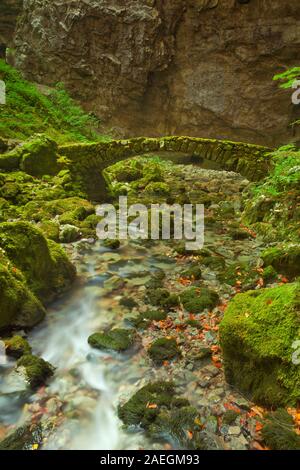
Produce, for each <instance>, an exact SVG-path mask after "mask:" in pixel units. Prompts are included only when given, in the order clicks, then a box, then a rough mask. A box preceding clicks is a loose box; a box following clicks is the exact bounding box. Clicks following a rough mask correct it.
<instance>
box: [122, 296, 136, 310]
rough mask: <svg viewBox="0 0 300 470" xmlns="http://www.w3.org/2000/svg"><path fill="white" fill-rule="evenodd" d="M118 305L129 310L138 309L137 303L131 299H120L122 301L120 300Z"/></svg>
mask: <svg viewBox="0 0 300 470" xmlns="http://www.w3.org/2000/svg"><path fill="white" fill-rule="evenodd" d="M120 305H122V306H123V307H127V308H130V309H132V308H134V307H138V303H137V302H136V301H135V300H134V299H132V298H131V297H122V299H121V300H120Z"/></svg>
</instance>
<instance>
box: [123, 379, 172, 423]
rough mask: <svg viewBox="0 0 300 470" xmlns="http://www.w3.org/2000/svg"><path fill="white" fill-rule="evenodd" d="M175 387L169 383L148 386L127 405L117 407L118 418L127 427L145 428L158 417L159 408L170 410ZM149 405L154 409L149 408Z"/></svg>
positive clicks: (156, 383)
mask: <svg viewBox="0 0 300 470" xmlns="http://www.w3.org/2000/svg"><path fill="white" fill-rule="evenodd" d="M174 393H175V387H174V384H173V383H171V382H155V383H152V384H148V385H146V386H145V387H143V388H141V389H140V390H139V391H138V392H136V393H135V394H134V395H133V396H132V397H131V398H130V400H128V402H127V403H125V404H124V405H122V406H119V407H118V416H119V418H120V419H121V420H122V421H123V423H124V424H126V425H127V426H130V425H133V424H134V425H139V424H141V425H142V426H143V427H144V428H147V427H148V426H149V424H150V423H151V422H153V421H154V420H155V418H156V417H157V416H158V414H159V411H160V408H161V407H167V408H170V407H171V406H172V400H173V399H174ZM149 404H150V405H151V404H153V405H156V407H149Z"/></svg>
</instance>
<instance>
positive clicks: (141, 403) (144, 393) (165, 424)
mask: <svg viewBox="0 0 300 470" xmlns="http://www.w3.org/2000/svg"><path fill="white" fill-rule="evenodd" d="M118 415H119V418H120V419H121V420H122V421H123V422H124V424H125V425H126V426H132V425H135V426H139V425H140V426H141V427H142V428H143V429H145V430H146V432H147V434H148V435H149V436H150V437H151V438H152V439H156V440H159V441H160V442H161V441H162V440H164V441H168V442H171V443H172V444H173V445H174V444H175V446H176V447H179V448H183V449H202V448H203V447H204V444H203V439H202V436H201V432H199V431H200V428H199V426H198V425H197V416H198V411H197V409H196V408H194V407H192V406H191V405H190V403H189V401H188V400H186V399H184V398H181V397H178V396H177V395H176V390H175V387H174V384H173V383H171V382H154V383H150V384H148V385H146V386H145V387H143V388H141V389H140V390H139V391H138V392H136V393H135V394H134V395H133V396H132V397H131V398H130V400H128V401H127V402H126V403H125V404H124V405H120V406H119V408H118Z"/></svg>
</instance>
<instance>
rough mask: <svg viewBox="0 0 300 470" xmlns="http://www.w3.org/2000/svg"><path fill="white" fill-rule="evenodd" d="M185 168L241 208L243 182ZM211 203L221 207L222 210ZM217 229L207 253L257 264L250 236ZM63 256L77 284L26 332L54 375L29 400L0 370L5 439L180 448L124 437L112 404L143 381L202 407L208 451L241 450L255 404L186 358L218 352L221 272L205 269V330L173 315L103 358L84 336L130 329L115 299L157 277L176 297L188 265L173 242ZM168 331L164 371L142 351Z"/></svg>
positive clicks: (94, 248)
mask: <svg viewBox="0 0 300 470" xmlns="http://www.w3.org/2000/svg"><path fill="white" fill-rule="evenodd" d="M178 167H180V165H179V166H178ZM183 168H184V167H183ZM182 171H184V172H188V173H187V174H188V175H189V178H190V179H195V178H197V181H198V182H199V181H200V182H201V178H202V184H203V186H206V187H208V189H209V190H210V191H212V188H215V187H217V186H219V187H222V192H221V193H220V198H219V199H220V201H219V203H220V204H221V201H222V197H224V192H225V194H226V195H227V197H229V199H230V200H231V202H232V200H233V204H235V205H238V204H239V199H240V187H244V186H245V181H244V180H243V179H242V177H241V176H240V175H237V174H235V173H229V172H222V171H214V170H203V169H201V168H194V167H192V166H190V167H189V169H183V170H182ZM212 176H213V178H212ZM186 180H187V177H186ZM208 181H209V182H210V183H209V182H208ZM237 188H238V190H237ZM219 191H221V190H219ZM223 204H224V203H223ZM215 206H216V207H215V210H217V208H218V207H217V206H218V204H217V203H215ZM211 214H213V210H212V212H211ZM230 217H231V216H230ZM223 222H224V225H223V226H222V225H221V226H220V224H217V226H216V225H215V224H214V222H211V223H210V224H209V225H208V226H207V228H206V233H205V248H207V249H211V250H214V255H215V257H216V258H218V259H219V258H222V259H224V260H225V262H226V264H229V265H230V263H233V261H235V262H239V261H240V262H245V261H247V260H249V259H250V258H254V257H255V256H254V255H255V254H258V253H259V249H260V248H259V246H260V244H259V242H258V241H257V240H255V239H253V238H251V237H249V238H245V239H243V240H238V241H236V240H233V239H232V238H231V237H230V236H228V232H227V230H226V226H227V224H228V218H227V219H226V218H225V219H224V221H223ZM216 227H217V228H216ZM224 227H225V228H224ZM67 250H68V251H69V253H70V255H71V257H72V258H73V260H74V262H75V263H76V266H77V271H78V279H77V281H76V284H75V285H74V286H73V288H72V290H71V291H69V292H68V293H67V294H65V296H64V297H63V298H61V299H60V300H59V301H57V302H56V303H54V304H53V305H52V306H51V308H49V310H48V313H47V318H46V320H45V321H44V322H43V323H42V324H41V325H40V326H38V327H36V328H35V329H34V330H33V331H31V332H30V333H29V334H28V340H29V342H30V344H31V346H32V348H33V353H34V354H37V355H39V356H41V357H43V358H44V359H45V360H47V361H49V362H50V363H51V364H53V365H54V367H55V368H56V369H55V374H54V376H53V378H52V379H50V380H49V381H48V382H47V385H46V386H43V387H40V388H39V389H38V390H37V391H36V392H34V393H32V392H31V394H30V393H29V392H28V389H27V388H26V386H25V384H24V383H23V382H22V381H21V380H20V378H19V377H18V375H17V374H16V373H15V372H14V370H13V367H14V361H13V360H12V359H8V360H7V361H6V363H5V364H2V365H1V366H0V367H1V369H2V371H3V372H4V373H3V374H2V375H1V379H0V380H1V381H0V422H1V423H2V429H4V430H5V434H6V433H7V432H8V430H10V429H15V426H17V427H19V426H22V425H23V424H24V423H28V422H30V423H32V424H34V425H36V424H37V423H38V424H39V425H40V426H41V427H42V429H43V437H42V438H40V439H39V442H37V444H35V443H34V442H30V444H29V446H28V448H30V449H31V448H33V449H34V448H37V447H38V448H39V449H87V450H107V449H110V450H115V449H118V450H124V449H128V450H131V449H133V450H137V449H169V448H172V447H173V448H176V443H174V442H172V440H170V439H166V440H165V441H162V442H157V441H156V442H155V441H151V440H150V439H148V438H147V437H146V435H145V433H144V432H143V431H142V429H140V428H136V427H135V428H132V429H131V428H129V429H127V430H125V428H124V427H123V426H122V423H121V422H120V421H119V419H118V417H117V414H116V407H117V406H118V404H119V403H120V402H124V401H126V400H128V399H129V398H130V397H131V396H132V394H133V393H135V392H136V391H137V390H139V389H140V388H141V387H142V386H144V385H145V384H147V383H148V382H149V381H153V380H174V381H175V382H176V385H177V388H178V390H179V391H180V392H181V394H182V395H183V396H184V397H186V398H188V399H189V400H190V402H191V403H192V405H194V406H196V407H197V408H198V409H199V410H200V412H201V416H203V423H205V425H204V427H205V430H206V432H207V436H208V438H209V442H210V448H212V449H223V448H234V449H244V448H246V447H247V444H248V442H249V440H250V439H251V426H252V423H251V422H250V421H248V422H247V432H243V425H244V424H243V423H244V421H245V420H246V419H247V416H246V413H247V410H249V409H250V407H251V404H249V402H248V401H247V400H246V399H245V398H244V397H242V396H241V395H240V394H239V393H238V392H236V391H235V390H233V389H232V388H231V387H230V386H229V385H228V384H226V382H225V379H224V375H223V372H222V369H221V368H220V367H219V366H218V364H217V366H218V367H216V366H215V363H213V362H212V361H211V359H205V360H204V361H202V362H201V366H199V364H197V363H195V361H194V360H193V359H192V357H193V354H194V352H195V351H196V350H197V348H199V347H203V346H205V347H212V346H215V347H216V348H217V343H218V339H217V325H218V323H219V322H220V320H221V318H222V315H223V311H224V308H223V305H225V304H226V303H227V302H228V300H229V299H230V298H231V296H232V295H233V293H234V289H233V288H232V287H230V286H228V285H224V284H222V283H220V281H219V279H218V276H217V274H216V269H219V268H218V267H217V268H214V267H211V266H203V267H202V268H203V275H202V278H203V282H205V284H206V285H207V286H209V287H211V288H214V289H215V290H217V291H218V293H219V296H220V299H221V307H220V308H219V309H218V308H217V309H215V310H214V311H213V312H207V311H206V312H204V313H203V314H202V315H201V316H200V318H199V321H200V322H201V324H202V325H204V327H203V329H202V328H201V332H200V330H197V328H195V327H193V326H188V327H185V328H183V327H182V324H183V322H184V321H185V319H186V318H187V317H188V316H187V317H186V316H185V315H186V314H184V313H182V311H179V310H177V311H176V310H175V311H174V312H173V313H172V312H170V314H169V317H168V322H169V323H168V322H165V323H164V324H162V323H161V324H158V323H157V324H156V322H154V324H152V326H151V328H150V329H149V330H148V331H146V332H143V333H140V339H139V341H138V342H137V344H136V345H135V346H134V348H133V349H131V350H130V351H128V352H126V353H122V354H118V353H111V352H101V351H98V350H96V349H92V348H91V347H90V346H89V344H88V342H87V339H88V337H89V336H90V335H91V334H92V333H94V332H95V331H98V330H102V329H105V328H107V327H111V326H122V327H124V322H125V325H126V317H127V316H128V315H129V314H130V309H128V308H126V307H124V306H122V305H121V304H120V300H121V299H122V298H123V297H124V296H126V297H131V298H133V299H135V300H136V301H137V302H138V303H139V304H142V299H143V297H144V293H145V287H144V286H145V283H146V282H147V281H148V280H149V279H150V277H151V274H152V273H155V272H156V271H158V270H163V271H164V272H165V273H166V283H167V287H168V288H170V290H171V289H172V290H177V291H178V290H181V289H182V285H181V284H180V282H179V279H180V273H181V272H182V270H183V269H184V268H186V267H188V266H189V265H190V263H191V258H189V257H184V256H183V257H181V256H178V255H176V254H174V251H173V249H172V247H171V246H170V244H169V243H168V242H162V241H155V242H154V241H152V242H151V241H146V242H145V241H139V240H136V241H128V242H126V243H122V246H121V248H120V249H119V250H108V249H105V248H103V247H101V245H100V242H93V241H92V240H86V241H84V240H82V241H79V242H77V243H74V244H72V245H68V246H67ZM142 308H143V307H142ZM124 318H125V320H124ZM207 325H209V326H207ZM127 326H128V325H127ZM171 333H172V334H174V335H177V337H178V343H179V344H180V346H181V347H182V350H183V355H182V356H183V357H182V359H181V360H178V361H176V360H175V361H171V362H170V363H168V364H166V365H165V366H164V367H157V366H154V365H153V363H152V362H151V360H150V359H149V357H148V356H147V354H146V350H147V347H148V346H149V344H150V343H151V341H152V340H153V339H155V338H157V337H159V336H160V335H161V334H163V335H169V334H171ZM192 353H193V354H192ZM228 403H231V406H235V407H239V409H240V413H241V416H240V418H241V419H240V421H239V422H238V424H237V425H236V426H231V427H230V426H227V427H226V426H223V429H222V427H221V428H219V424H220V420H219V417H220V416H222V414H223V413H224V412H225V411H226V409H227V404H228ZM243 420H244V421H243ZM233 427H235V428H236V429H235V430H234V429H232V428H233ZM218 429H219V430H218ZM217 430H218V431H217ZM247 433H248V434H247Z"/></svg>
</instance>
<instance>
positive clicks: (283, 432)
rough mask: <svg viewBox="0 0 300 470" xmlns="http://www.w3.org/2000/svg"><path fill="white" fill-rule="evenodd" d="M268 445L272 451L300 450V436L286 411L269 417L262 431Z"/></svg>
mask: <svg viewBox="0 0 300 470" xmlns="http://www.w3.org/2000/svg"><path fill="white" fill-rule="evenodd" d="M261 434H262V437H263V439H264V441H265V443H266V445H267V446H268V447H269V448H270V449H272V450H300V436H299V435H298V434H296V432H295V427H294V421H293V418H292V417H291V415H289V414H288V412H287V411H286V410H285V409H282V408H281V409H279V410H277V411H275V412H274V413H270V414H268V415H267V417H266V420H265V421H264V425H263V428H262V430H261Z"/></svg>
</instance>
